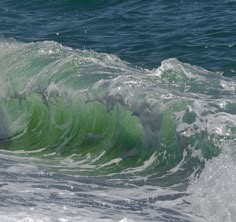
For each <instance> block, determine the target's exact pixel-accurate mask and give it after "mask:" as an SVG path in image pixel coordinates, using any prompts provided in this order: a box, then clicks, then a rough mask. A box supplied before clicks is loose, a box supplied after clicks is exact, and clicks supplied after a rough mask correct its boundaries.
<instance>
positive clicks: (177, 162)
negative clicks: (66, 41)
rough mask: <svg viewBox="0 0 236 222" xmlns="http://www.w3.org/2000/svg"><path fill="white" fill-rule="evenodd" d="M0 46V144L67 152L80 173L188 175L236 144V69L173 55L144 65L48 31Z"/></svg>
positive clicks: (58, 154) (55, 154)
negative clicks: (212, 67)
mask: <svg viewBox="0 0 236 222" xmlns="http://www.w3.org/2000/svg"><path fill="white" fill-rule="evenodd" d="M0 48H1V50H0V51H1V52H0V70H1V74H0V114H1V116H0V123H1V124H0V125H1V126H0V140H1V145H0V146H1V148H2V149H5V150H10V151H18V152H19V151H20V150H24V151H25V152H26V151H27V152H26V153H27V155H32V156H40V157H43V158H49V159H50V158H62V159H64V160H65V159H67V158H68V157H70V158H71V160H73V161H74V162H75V163H78V165H79V168H80V171H81V173H85V174H86V175H87V174H88V173H89V174H91V175H92V174H95V175H98V174H102V175H108V174H110V173H116V172H119V173H121V172H122V173H132V174H140V175H148V177H152V176H156V175H161V174H166V173H168V174H174V175H176V174H177V175H179V176H181V178H182V179H184V178H185V179H186V178H188V176H189V175H191V174H192V173H193V172H198V171H199V170H200V171H201V169H202V166H203V165H204V162H205V161H206V160H208V159H211V158H212V157H214V156H218V155H219V154H220V153H221V152H222V150H224V147H225V146H226V144H228V145H229V146H231V147H234V146H235V136H236V111H235V110H236V97H235V90H236V82H235V80H234V79H232V78H231V79H227V78H225V77H222V76H220V75H218V74H216V73H212V72H209V71H207V70H205V69H202V68H200V67H197V66H192V65H190V64H185V63H181V62H180V61H178V60H177V59H175V58H173V59H168V60H164V61H163V62H162V64H161V66H160V67H159V68H157V69H152V70H147V69H141V68H137V67H134V66H132V65H131V64H129V63H126V62H123V61H121V60H120V59H119V58H118V57H116V56H114V55H109V54H104V53H97V52H95V51H92V50H90V51H88V50H74V49H72V48H69V47H64V46H62V45H60V44H58V43H56V42H53V41H51V42H49V41H45V42H36V43H30V44H25V43H19V42H16V41H14V40H6V39H2V40H1V42H0ZM180 169H181V170H180ZM175 182H176V181H171V182H170V183H175Z"/></svg>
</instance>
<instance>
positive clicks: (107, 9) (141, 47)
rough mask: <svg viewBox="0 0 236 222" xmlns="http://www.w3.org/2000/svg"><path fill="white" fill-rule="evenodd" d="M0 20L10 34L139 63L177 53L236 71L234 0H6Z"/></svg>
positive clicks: (153, 63)
mask: <svg viewBox="0 0 236 222" xmlns="http://www.w3.org/2000/svg"><path fill="white" fill-rule="evenodd" d="M0 22H1V26H0V35H1V36H4V37H7V38H10V37H11V38H14V39H17V40H19V41H23V42H32V41H43V40H55V41H57V42H60V43H62V44H63V45H67V46H71V47H73V48H79V49H83V48H86V49H93V50H95V51H97V52H106V53H110V54H115V55H117V56H119V57H120V58H122V59H123V60H126V61H128V62H130V63H132V64H135V65H137V66H139V67H145V68H154V67H158V66H159V64H160V62H161V61H162V60H164V59H167V58H173V57H174V58H178V59H179V60H180V61H182V62H187V63H190V64H194V65H199V66H202V67H204V68H207V69H210V70H214V71H217V72H221V73H223V74H224V75H226V76H233V75H235V72H236V65H235V60H236V38H235V35H236V2H234V1H229V0H217V1H213V0H209V1H201V0H200V1H192V0H186V1H185V0H174V1H169V0H150V1H144V0H127V1H121V0H120V1H119V0H111V1H105V0H97V1H95V0H87V1H85V0H59V1H55V0H50V1H40V0H34V1H23V0H19V1H13V0H2V1H1V3H0Z"/></svg>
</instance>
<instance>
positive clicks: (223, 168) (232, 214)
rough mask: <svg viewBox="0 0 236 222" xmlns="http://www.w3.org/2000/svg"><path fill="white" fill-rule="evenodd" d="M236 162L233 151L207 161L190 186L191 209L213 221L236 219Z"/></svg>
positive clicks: (227, 221)
mask: <svg viewBox="0 0 236 222" xmlns="http://www.w3.org/2000/svg"><path fill="white" fill-rule="evenodd" d="M235 184H236V163H235V160H234V159H233V156H232V154H231V155H230V154H221V155H220V156H219V157H217V158H214V159H213V160H210V161H208V162H207V163H206V166H205V168H204V171H203V172H202V174H201V175H200V177H199V178H198V179H196V180H194V181H193V183H192V184H191V186H190V187H189V191H190V193H192V196H190V202H191V206H190V208H191V211H192V213H193V214H196V215H201V216H203V217H204V218H205V219H206V220H207V221H212V222H222V221H224V222H235V221H236V187H235Z"/></svg>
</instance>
